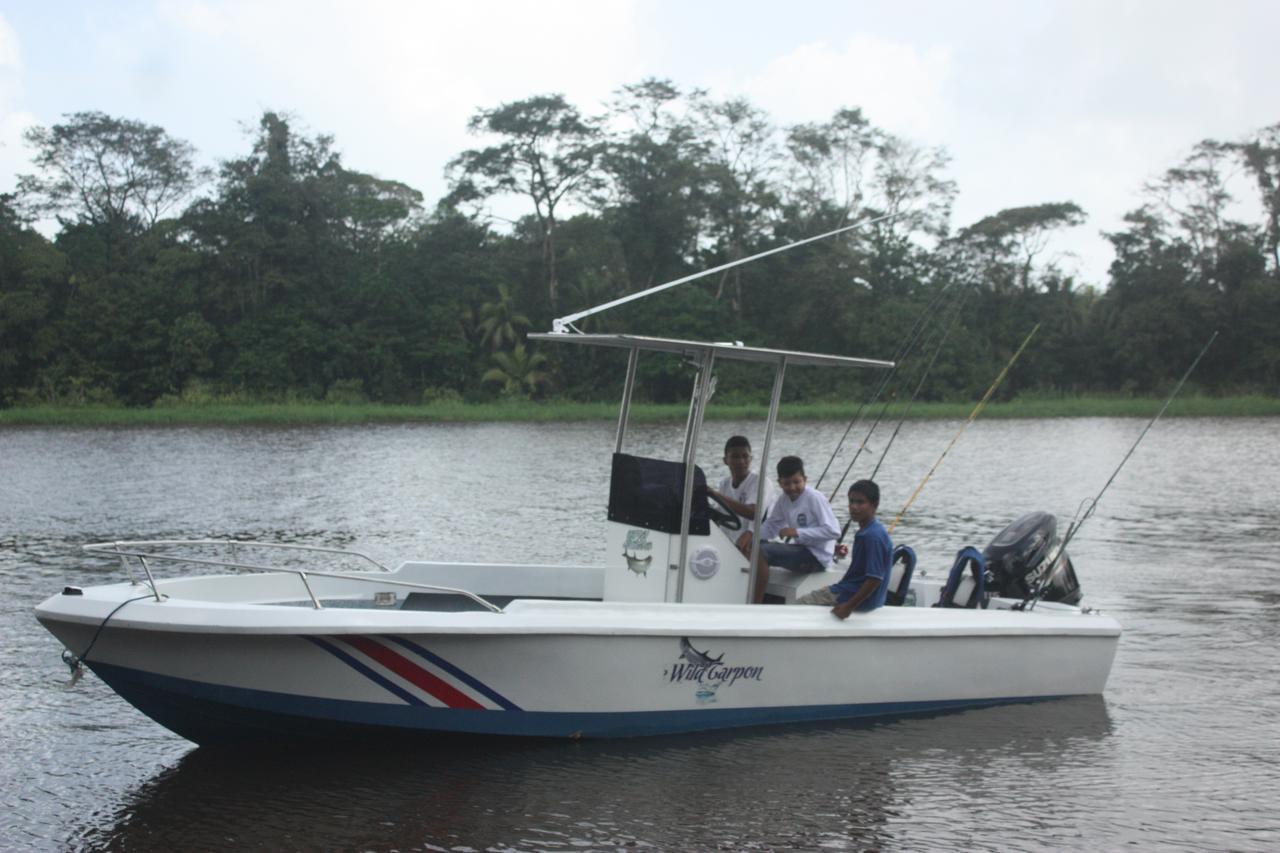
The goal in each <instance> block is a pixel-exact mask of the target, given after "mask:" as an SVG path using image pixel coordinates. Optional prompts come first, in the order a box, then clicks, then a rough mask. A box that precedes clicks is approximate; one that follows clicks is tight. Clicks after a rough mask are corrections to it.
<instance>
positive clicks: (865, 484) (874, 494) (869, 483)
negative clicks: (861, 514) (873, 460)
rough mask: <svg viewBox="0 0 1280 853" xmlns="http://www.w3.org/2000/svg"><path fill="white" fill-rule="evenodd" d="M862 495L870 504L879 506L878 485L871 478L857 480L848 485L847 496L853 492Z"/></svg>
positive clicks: (851, 495)
mask: <svg viewBox="0 0 1280 853" xmlns="http://www.w3.org/2000/svg"><path fill="white" fill-rule="evenodd" d="M855 492H856V493H857V494H860V495H862V496H863V497H864V498H866V499H867V500H868V501H869V502H870V503H871V505H872V506H880V487H879V486H877V485H876V484H875V481H873V480H859V481H858V482H856V483H854V484H853V485H852V486H850V487H849V497H853V495H854V493H855Z"/></svg>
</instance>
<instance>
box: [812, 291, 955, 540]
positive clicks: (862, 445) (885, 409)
mask: <svg viewBox="0 0 1280 853" xmlns="http://www.w3.org/2000/svg"><path fill="white" fill-rule="evenodd" d="M966 295H967V293H964V292H963V291H962V293H961V297H960V301H959V302H957V304H956V313H955V314H954V315H953V316H952V321H953V322H954V320H955V318H956V317H958V316H959V308H960V304H961V303H962V302H963V299H964V297H965V296H966ZM921 331H922V332H923V329H922V330H921ZM945 339H946V336H945V335H944V336H943V340H945ZM938 350H939V351H940V350H941V344H939V346H938ZM936 358H937V352H936V351H935V353H934V359H936ZM930 367H932V362H930ZM896 368H897V365H896V364H895V370H896ZM926 375H927V372H926ZM917 393H919V389H918V388H917ZM896 397H897V392H896V391H895V392H894V394H893V395H891V396H890V397H889V399H888V400H885V401H884V405H882V406H881V407H880V412H879V413H878V414H877V415H876V419H875V421H873V422H872V424H871V427H870V429H868V430H867V434H866V435H864V436H863V437H862V442H861V443H860V444H859V445H858V450H857V451H856V452H855V453H854V454H853V458H852V459H850V460H849V464H848V465H847V466H846V467H845V469H844V473H843V474H842V475H840V481H839V482H838V483H837V484H836V487H835V489H834V490H833V491H832V492H831V497H830V498H829V500H833V501H834V500H835V499H836V496H837V495H838V494H839V493H840V487H841V486H843V485H844V481H845V480H847V479H848V478H849V472H851V471H852V470H853V466H854V465H856V464H858V458H859V457H861V456H862V451H864V450H866V449H867V442H869V441H871V436H872V435H873V434H874V433H875V431H876V430H877V429H878V428H879V426H880V421H882V420H883V419H884V416H885V414H886V413H887V412H888V411H889V406H890V404H891V403H893V401H894V399H895V398H896ZM878 467H879V466H877V468H878ZM845 529H846V530H847V529H848V525H845ZM843 538H844V534H843V533H841V541H843Z"/></svg>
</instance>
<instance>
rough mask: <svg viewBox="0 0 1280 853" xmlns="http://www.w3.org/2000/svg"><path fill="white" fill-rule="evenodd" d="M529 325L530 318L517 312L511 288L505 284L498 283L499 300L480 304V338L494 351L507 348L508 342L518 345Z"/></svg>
mask: <svg viewBox="0 0 1280 853" xmlns="http://www.w3.org/2000/svg"><path fill="white" fill-rule="evenodd" d="M529 325H530V323H529V318H528V317H526V316H524V315H523V314H520V313H517V312H516V305H515V300H514V299H512V298H511V288H509V287H507V285H505V284H500V285H498V301H496V302H486V303H484V304H483V305H481V306H480V326H479V328H480V336H481V337H480V340H481V342H482V343H485V344H488V345H489V347H490V349H492V350H494V351H497V350H501V349H505V348H506V345H507V344H512V345H518V344H519V341H520V336H521V334H522V333H523V332H524V331H525V330H527V329H528V328H529Z"/></svg>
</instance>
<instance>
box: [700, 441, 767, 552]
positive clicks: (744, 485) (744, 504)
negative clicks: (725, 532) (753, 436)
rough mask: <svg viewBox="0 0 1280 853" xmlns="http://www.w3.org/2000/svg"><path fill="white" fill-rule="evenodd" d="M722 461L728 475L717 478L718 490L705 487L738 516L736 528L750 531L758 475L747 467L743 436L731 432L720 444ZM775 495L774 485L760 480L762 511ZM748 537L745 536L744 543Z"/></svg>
mask: <svg viewBox="0 0 1280 853" xmlns="http://www.w3.org/2000/svg"><path fill="white" fill-rule="evenodd" d="M724 464H725V467H727V468H728V469H729V474H728V475H727V476H726V477H725V478H724V479H722V480H721V481H720V489H719V490H718V491H717V490H716V489H707V491H708V492H710V493H711V494H712V495H714V496H716V497H718V498H719V499H720V500H722V501H724V503H725V505H726V506H728V507H729V509H731V510H733V511H734V513H736V514H737V516H738V521H739V523H740V525H741V526H740V527H739V529H740V530H741V531H742V532H743V534H745V533H749V532H750V531H751V523H752V521H754V520H755V517H756V497H757V494H758V492H759V487H760V486H759V484H760V477H759V475H758V474H756V472H755V471H752V470H751V442H749V441H747V439H746V436H741V435H734V436H730V437H729V440H728V441H726V442H725V443H724ZM777 497H778V488H777V487H776V486H775V485H774V484H773V483H771V482H769V481H768V480H765V483H764V511H765V514H768V512H769V507H770V506H772V505H773V502H774V500H776V499H777ZM749 541H750V540H749V539H748V542H749ZM738 542H739V544H738V547H739V548H741V547H742V544H741V542H742V536H741V535H740V536H739V537H738Z"/></svg>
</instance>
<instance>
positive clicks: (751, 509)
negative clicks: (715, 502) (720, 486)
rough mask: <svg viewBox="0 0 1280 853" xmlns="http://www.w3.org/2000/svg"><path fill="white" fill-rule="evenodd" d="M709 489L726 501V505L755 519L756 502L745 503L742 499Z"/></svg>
mask: <svg viewBox="0 0 1280 853" xmlns="http://www.w3.org/2000/svg"><path fill="white" fill-rule="evenodd" d="M707 491H708V492H711V493H712V494H713V495H715V496H716V497H718V498H719V499H720V500H722V501H724V504H725V506H727V507H729V509H731V510H733V511H734V512H736V513H737V514H738V515H740V516H742V517H743V518H751V519H754V518H755V517H756V505H755V504H744V503H743V502H742V501H738V500H734V499H733V498H731V497H729V496H728V495H726V494H725V493H724V492H718V491H716V490H715V489H707Z"/></svg>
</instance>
